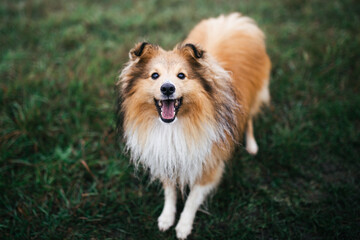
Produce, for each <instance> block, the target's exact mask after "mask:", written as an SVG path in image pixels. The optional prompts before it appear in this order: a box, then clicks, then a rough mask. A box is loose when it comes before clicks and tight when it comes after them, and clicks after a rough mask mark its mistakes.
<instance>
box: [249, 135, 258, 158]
mask: <svg viewBox="0 0 360 240" xmlns="http://www.w3.org/2000/svg"><path fill="white" fill-rule="evenodd" d="M258 150H259V147H258V145H257V143H256V141H255V139H253V138H252V139H248V141H247V142H246V151H248V153H250V154H251V155H256V154H257V152H258Z"/></svg>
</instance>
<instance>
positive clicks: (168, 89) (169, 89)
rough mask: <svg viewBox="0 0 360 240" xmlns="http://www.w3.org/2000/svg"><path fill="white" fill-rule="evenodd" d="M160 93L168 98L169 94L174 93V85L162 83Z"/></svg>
mask: <svg viewBox="0 0 360 240" xmlns="http://www.w3.org/2000/svg"><path fill="white" fill-rule="evenodd" d="M160 91H161V92H162V93H163V94H164V95H166V96H170V95H171V94H173V93H174V92H175V86H174V84H171V83H164V84H163V85H161V88H160Z"/></svg>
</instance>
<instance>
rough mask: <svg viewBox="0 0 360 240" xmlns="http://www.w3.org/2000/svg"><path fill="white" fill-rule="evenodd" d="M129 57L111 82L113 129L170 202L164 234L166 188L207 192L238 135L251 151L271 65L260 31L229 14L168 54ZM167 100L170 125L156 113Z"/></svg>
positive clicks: (154, 49) (155, 50)
mask: <svg viewBox="0 0 360 240" xmlns="http://www.w3.org/2000/svg"><path fill="white" fill-rule="evenodd" d="M129 55H130V61H129V62H128V63H127V65H126V66H125V68H124V69H123V71H122V73H121V75H120V78H119V82H118V86H119V95H120V97H121V98H122V100H121V101H120V102H119V111H118V114H119V116H121V117H120V118H119V119H123V122H120V123H119V125H120V126H119V127H120V128H123V129H124V138H125V141H126V145H127V148H128V149H129V150H130V153H131V155H132V159H133V161H134V162H135V163H136V164H138V163H140V164H141V165H143V166H144V167H145V168H147V169H149V170H150V172H151V175H152V176H153V178H157V179H160V180H161V181H162V182H163V184H164V189H167V192H168V195H169V196H171V197H169V199H170V200H169V199H168V203H167V205H168V206H167V207H166V208H164V212H163V214H162V216H161V217H160V218H159V228H160V229H162V230H164V229H165V230H166V229H167V228H168V227H169V226H170V225H171V224H172V223H168V222H166V219H172V218H173V217H174V216H173V215H167V214H169V212H172V211H173V204H174V203H173V201H174V199H173V198H174V194H173V189H172V188H173V186H175V185H178V186H180V188H181V189H183V188H184V186H185V185H190V186H195V187H194V189H197V190H196V191H199V192H203V194H207V193H208V191H210V190H211V189H212V188H213V187H214V186H215V185H217V183H218V182H219V181H220V179H221V176H222V172H223V168H224V164H225V162H226V161H227V160H228V159H229V158H230V157H231V153H232V151H233V149H234V147H235V146H236V143H237V142H239V141H240V140H241V138H242V136H243V134H244V133H245V132H246V135H247V138H246V139H247V144H249V146H248V147H247V150H248V151H249V153H251V154H255V153H256V152H257V144H256V142H255V138H254V135H253V125H252V118H253V117H254V116H255V115H256V114H257V113H258V112H259V110H260V107H261V106H262V105H263V104H267V103H268V102H269V99H270V95H269V90H268V85H269V77H270V76H269V74H270V67H271V63H270V60H269V57H268V55H267V54H266V49H265V43H264V35H263V33H262V32H261V30H260V29H259V28H258V27H257V26H256V25H255V23H254V22H253V20H251V19H250V18H247V17H243V16H241V15H240V14H237V13H234V14H230V15H228V16H220V17H218V18H212V19H207V20H204V21H202V22H200V23H199V24H198V25H197V26H195V27H194V29H193V30H192V31H191V32H190V34H189V36H188V37H187V38H186V39H185V40H184V41H183V43H182V44H179V45H177V46H176V47H175V48H174V49H173V50H172V51H165V50H163V49H162V48H160V47H159V46H156V45H152V44H147V43H139V44H137V45H136V46H135V48H134V49H132V50H131V51H130V54H129ZM154 73H156V74H158V78H156V79H155V78H153V77H152V76H153V74H154ZM179 73H182V74H184V75H185V79H180V78H179V77H178V74H179ZM165 83H167V84H172V85H173V86H174V88H175V89H176V90H175V91H174V93H173V94H172V95H171V96H170V97H166V96H164V94H163V92H162V90H161V89H162V87H163V86H164V84H165ZM167 102H169V105H167V106H169V108H171V109H172V107H173V106H175V105H173V104H175V103H174V102H176V103H178V102H180V104H181V105H180V107H178V108H175V107H173V109H174V118H173V119H172V120H171V121H174V122H172V123H165V122H164V119H163V117H162V116H163V115H160V112H161V113H162V112H163V111H166V109H165V107H162V106H163V104H165V103H167ZM160 105H161V106H160ZM169 111H170V112H171V110H169ZM159 119H161V120H159ZM174 119H175V120H174ZM159 121H160V122H159ZM166 154H168V155H166ZM169 154H170V155H169ZM165 156H167V157H165ZM196 186H199V187H196ZM201 186H204V188H201ZM195 195H196V194H195ZM195 195H194V196H195ZM194 196H192V195H191V194H190V198H191V199H192V200H191V201H193V203H189V206H188V210H187V214H185V216H187V217H185V216H184V217H181V220H180V223H179V224H178V226H177V229H176V230H177V232H178V237H180V238H183V236H185V237H186V236H187V234H189V226H186V224H185V223H184V222H186V221H187V220H184V219H183V218H189V219H190V220H189V222H191V225H192V221H193V217H194V216H192V215H191V214H195V213H194V212H193V210H191V209H193V207H192V205H191V204H195V202H194V201H195V200H194V199H195V198H194ZM171 199H172V200H171ZM195 205H196V204H195ZM169 206H172V207H169ZM166 209H171V210H166ZM189 209H190V210H189ZM184 211H185V210H184ZM188 212H191V214H189V213H188ZM168 216H172V217H168ZM189 216H192V217H189ZM170 222H171V221H170ZM169 224H170V225H169ZM191 225H190V227H191ZM190 231H191V228H190Z"/></svg>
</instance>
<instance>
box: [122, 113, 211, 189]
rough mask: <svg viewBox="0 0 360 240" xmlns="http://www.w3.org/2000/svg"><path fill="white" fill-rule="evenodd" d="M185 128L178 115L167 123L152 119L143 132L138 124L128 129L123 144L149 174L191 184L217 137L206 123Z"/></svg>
mask: <svg viewBox="0 0 360 240" xmlns="http://www.w3.org/2000/svg"><path fill="white" fill-rule="evenodd" d="M184 128H185V125H184V124H183V122H182V121H181V120H179V119H177V120H176V121H175V122H173V123H170V124H168V123H163V122H161V120H155V121H154V123H153V124H151V125H150V127H149V128H147V129H146V131H144V132H139V129H141V128H135V127H133V128H130V129H128V131H126V132H125V134H126V146H127V149H128V150H130V152H131V159H132V161H133V162H134V163H135V165H136V166H138V165H139V164H140V165H142V166H144V167H145V168H146V169H149V171H150V173H151V176H152V178H156V179H169V180H171V181H176V180H177V181H178V183H179V184H180V186H182V187H184V186H185V185H186V184H190V185H192V184H193V183H194V182H195V180H196V179H197V178H198V177H200V175H201V173H202V169H203V164H204V163H205V161H206V159H207V158H209V156H210V154H211V149H212V145H213V144H214V142H216V141H217V139H218V137H217V132H216V131H215V129H214V128H213V127H210V126H207V125H203V127H202V129H197V130H196V133H194V132H193V133H191V132H190V134H189V129H184ZM185 130H187V131H185ZM192 136H196V137H192Z"/></svg>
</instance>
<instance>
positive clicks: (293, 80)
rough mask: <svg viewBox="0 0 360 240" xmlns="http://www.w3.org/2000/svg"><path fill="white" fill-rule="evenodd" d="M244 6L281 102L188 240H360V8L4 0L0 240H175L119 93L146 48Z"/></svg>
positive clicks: (286, 1)
mask: <svg viewBox="0 0 360 240" xmlns="http://www.w3.org/2000/svg"><path fill="white" fill-rule="evenodd" d="M233 11H239V12H242V13H244V14H246V15H248V16H250V17H252V18H254V19H255V20H256V21H257V22H258V24H259V26H260V27H261V28H262V29H263V30H264V32H265V33H266V35H267V39H266V42H267V49H268V53H269V55H270V58H271V60H272V63H273V68H272V74H271V85H270V89H271V95H272V102H271V106H270V107H269V108H267V109H264V111H263V114H262V115H261V116H260V117H259V118H257V119H256V121H255V135H256V138H257V140H258V144H259V148H260V151H259V154H258V155H257V156H255V157H252V156H249V155H248V154H247V152H246V151H245V150H244V146H243V145H239V146H238V148H237V149H236V151H235V153H234V157H233V159H232V160H231V161H230V162H229V164H228V165H227V167H226V174H225V175H224V178H223V180H222V182H221V184H220V186H219V188H218V190H217V192H216V194H215V195H214V196H213V197H211V198H210V199H209V201H207V203H206V204H205V205H204V206H203V207H202V209H203V211H200V212H198V214H197V217H196V220H195V224H194V230H193V232H192V234H191V236H190V238H189V239H359V238H360V107H359V106H360V94H359V93H360V77H359V76H360V31H359V29H360V4H359V3H358V2H357V1H356V0H353V1H351V0H343V1H341V0H333V1H325V0H323V1H319V0H318V1H304V0H274V1H245V0H244V1H237V0H232V1H220V0H219V1H205V0H197V1H187V2H185V1H165V0H163V1H155V0H151V1H130V0H127V1H115V0H108V1H90V0H88V1H86V0H77V1H61V0H57V1H55V0H51V1H46V0H33V1H30V0H28V1H21V0H16V1H10V0H4V1H2V3H1V4H0V239H174V238H175V231H174V228H171V229H170V230H169V231H167V232H165V233H162V232H159V231H158V229H157V217H158V216H159V214H160V212H161V210H162V205H163V193H162V190H161V187H160V185H159V184H158V183H153V184H149V182H148V180H149V178H148V176H146V174H145V173H144V172H143V171H139V172H136V171H135V169H134V167H133V166H131V165H130V164H129V159H128V156H126V155H125V154H123V153H122V152H121V151H120V150H119V147H118V144H117V143H116V136H115V104H116V94H115V90H114V85H115V82H116V79H117V76H118V74H119V71H120V69H121V68H122V66H123V64H124V63H125V62H126V61H127V59H128V51H129V49H130V48H131V47H133V46H134V44H135V43H136V42H138V41H142V40H147V41H149V42H152V43H157V44H160V45H161V46H163V47H164V48H165V49H170V48H172V47H173V46H174V45H175V44H176V43H178V42H180V41H181V40H182V39H184V38H185V37H186V34H187V33H188V31H189V30H190V29H191V28H192V27H193V26H194V25H195V24H196V23H197V22H198V21H200V20H201V19H203V18H207V17H212V16H217V15H219V14H221V13H230V12H233ZM183 205H184V203H183V201H181V200H180V201H178V210H179V211H180V210H181V209H182V207H183ZM179 211H178V212H179ZM177 216H179V214H178V215H177Z"/></svg>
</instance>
